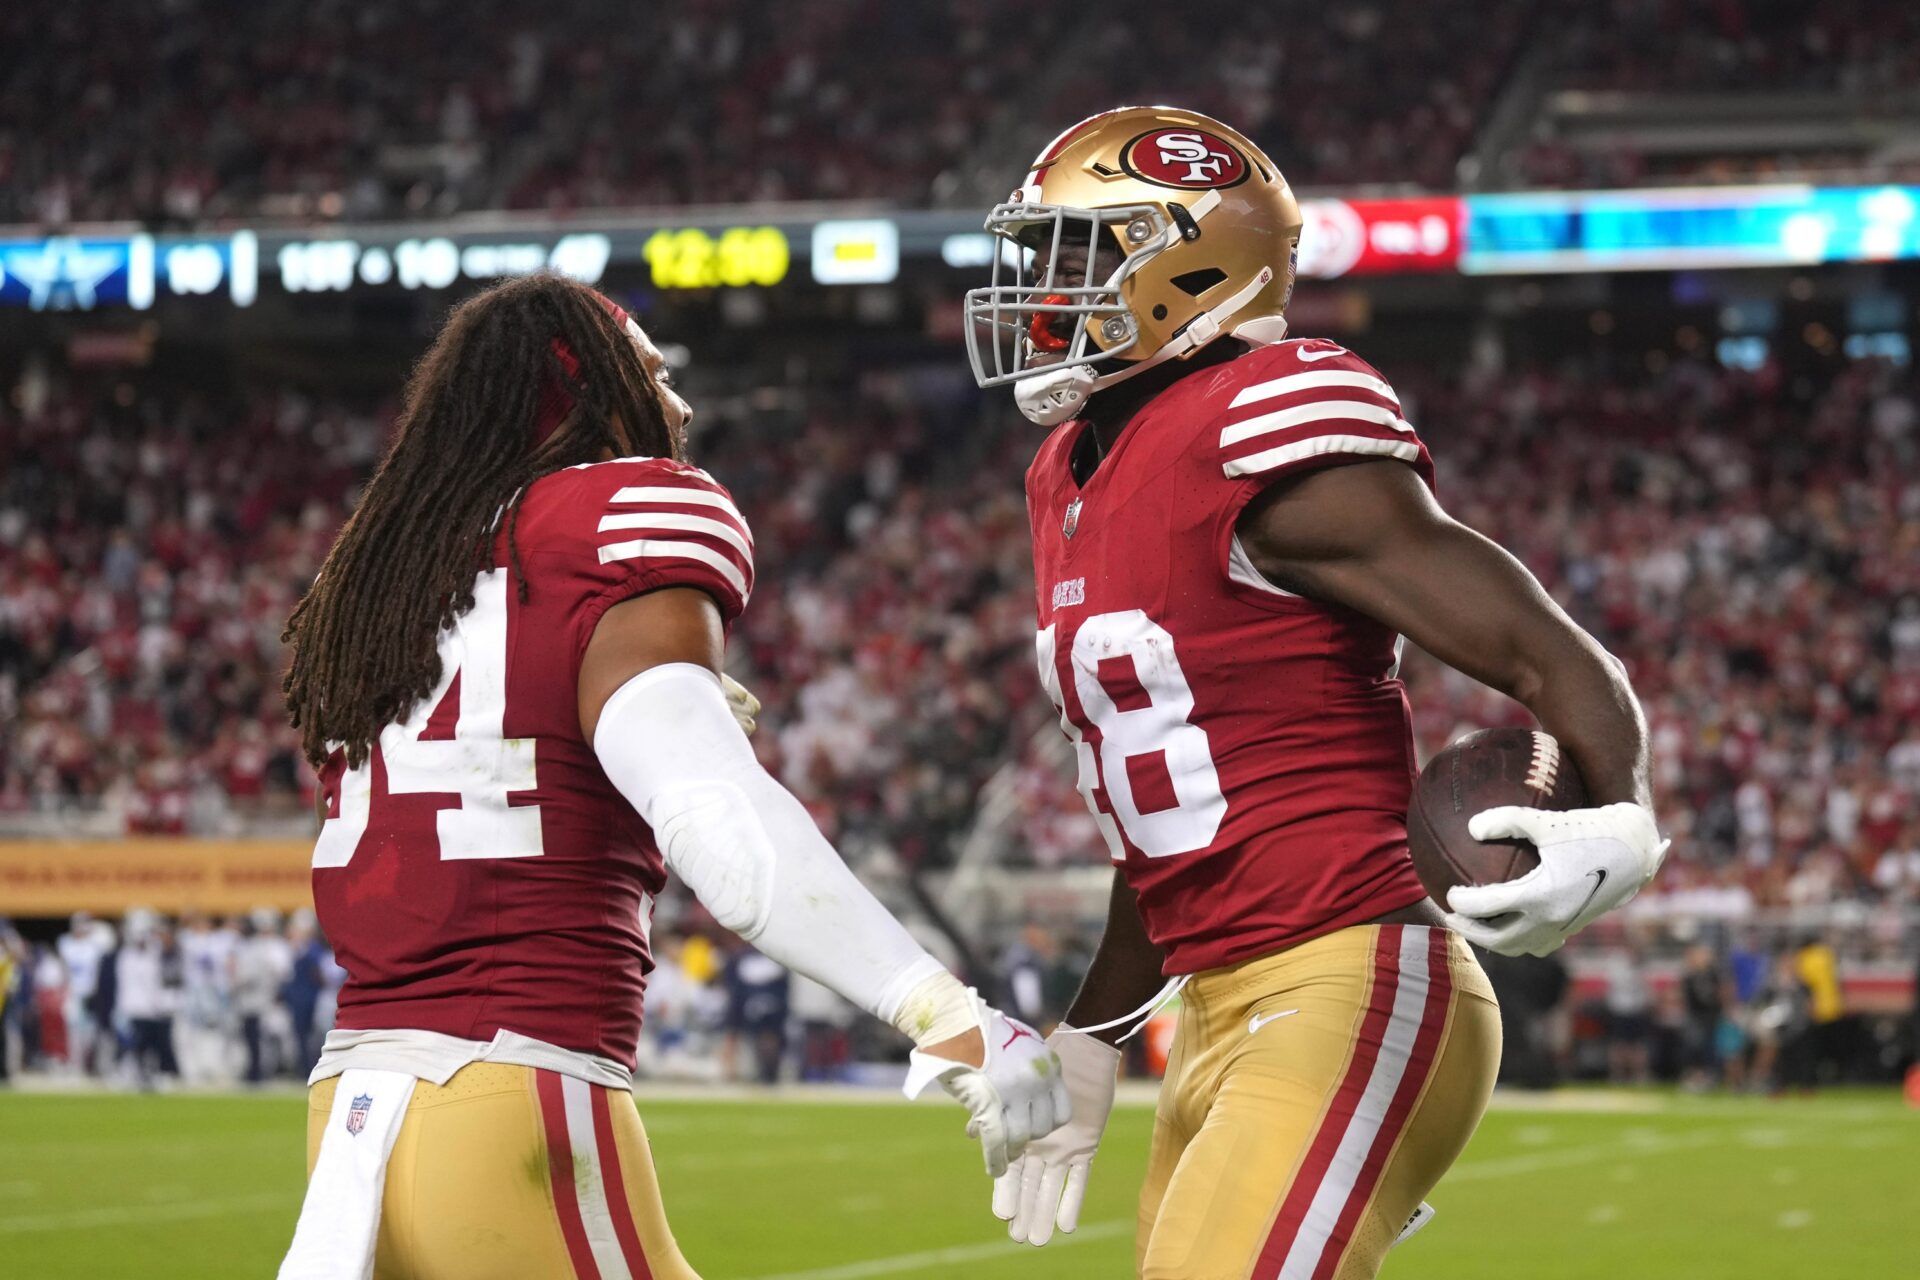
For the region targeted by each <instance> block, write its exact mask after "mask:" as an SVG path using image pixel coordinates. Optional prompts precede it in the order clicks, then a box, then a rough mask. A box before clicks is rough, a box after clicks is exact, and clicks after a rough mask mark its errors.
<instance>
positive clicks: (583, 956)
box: [313, 458, 753, 1067]
mask: <svg viewBox="0 0 1920 1280" xmlns="http://www.w3.org/2000/svg"><path fill="white" fill-rule="evenodd" d="M516 536H517V538H518V541H519V548H520V563H521V564H522V566H523V567H524V569H525V572H526V580H527V592H526V599H525V600H522V599H521V598H520V593H519V592H518V591H517V590H516V588H515V583H514V577H513V571H512V569H511V568H510V567H508V566H509V565H510V563H511V562H510V561H509V559H508V554H507V545H506V536H505V531H504V530H503V531H502V533H501V536H500V538H499V540H498V542H497V543H496V546H495V550H494V564H495V566H496V567H495V568H493V569H490V570H488V571H486V572H484V573H482V574H480V575H479V578H478V581H477V582H476V584H475V588H474V604H473V608H471V609H470V610H468V611H467V613H466V614H465V615H464V616H462V617H461V618H460V620H459V621H458V623H456V624H455V626H454V627H453V628H451V629H450V630H449V631H447V632H446V633H445V634H444V635H443V636H442V638H441V642H440V662H441V676H440V683H439V686H438V687H437V688H436V689H435V690H434V691H433V693H432V694H431V695H430V696H428V697H427V698H426V699H425V700H424V701H422V702H421V703H420V704H419V705H418V706H417V707H415V708H414V710H413V713H412V714H411V716H410V717H409V718H408V719H407V721H406V723H404V724H391V725H388V726H387V727H386V729H385V730H384V731H383V732H382V733H381V735H380V741H379V743H378V745H377V747H376V748H375V750H374V751H373V753H372V756H371V758H370V759H369V760H368V762H367V763H366V764H365V765H363V766H362V767H360V768H358V769H353V770H348V769H347V768H346V767H345V753H344V752H336V753H335V754H334V756H333V758H332V759H331V760H329V761H328V762H327V765H326V767H325V768H324V769H322V770H321V773H320V781H321V786H322V787H323V789H324V791H325V794H326V797H327V805H328V809H327V812H328V815H329V816H328V818H327V820H326V822H325V823H324V824H323V826H322V828H321V832H320V840H319V843H318V844H317V845H316V846H315V847H314V852H313V867H314V870H313V897H314V902H315V905H316V906H317V908H318V911H319V916H320V923H321V926H322V927H323V928H324V929H325V931H326V934H327V937H328V939H329V940H330V941H331V942H332V943H333V945H334V948H335V950H336V951H337V953H338V955H339V959H340V963H341V964H342V965H343V966H345V968H346V971H347V982H346V985H345V986H344V987H343V988H342V990H341V992H340V1016H339V1023H338V1025H339V1026H341V1027H344V1028H350V1029H356V1030H364V1029H370V1028H381V1029H388V1028H394V1029H411V1030H423V1031H437V1032H441V1033H443V1034H446V1035H452V1036H459V1037H462V1038H464V1039H471V1040H487V1039H490V1038H492V1036H493V1034H494V1033H495V1032H496V1031H500V1030H503V1029H504V1030H507V1031H513V1032H517V1033H519V1034H521V1035H526V1036H532V1037H533V1038H535V1039H538V1040H544V1041H546V1042H548V1043H550V1044H555V1045H559V1046H560V1047H561V1048H564V1049H570V1050H573V1051H575V1052H580V1053H592V1054H599V1055H601V1056H603V1057H606V1058H611V1059H613V1060H615V1061H617V1062H620V1063H623V1064H625V1065H627V1066H629V1067H631V1066H632V1065H633V1062H634V1051H635V1048H636V1046H637V1043H638V1038H639V1034H640V1002H641V997H642V994H643V993H644V991H645V989H646V975H647V973H648V972H649V971H650V970H651V969H652V967H653V960H652V956H651V955H650V954H649V952H648V949H647V926H648V917H649V913H650V912H651V910H652V903H653V899H654V897H655V896H656V895H658V893H659V892H660V889H661V887H662V885H663V884H664V883H665V878H666V870H665V866H664V863H663V862H662V860H661V856H660V851H659V849H658V848H657V847H656V846H655V844H654V840H653V834H652V832H651V831H649V830H648V828H647V826H646V824H645V823H644V822H642V821H641V819H640V817H639V815H638V814H636V813H635V812H634V811H633V809H632V807H631V806H630V805H628V804H627V802H626V800H625V799H624V798H622V797H621V795H620V794H619V792H617V791H616V790H615V789H614V787H613V784H612V783H610V782H608V781H607V778H606V775H605V774H604V773H602V772H601V770H600V764H599V761H598V760H597V759H596V758H595V757H594V754H593V748H592V744H590V743H589V742H587V741H586V740H585V738H584V737H583V736H582V735H581V732H580V716H579V710H578V706H579V704H578V700H577V697H576V686H577V684H578V680H579V672H580V660H581V658H582V656H583V655H584V654H585V653H586V648H587V642H588V641H589V640H590V639H592V637H593V632H594V628H595V626H596V625H597V624H598V623H599V621H600V617H601V615H602V614H604V613H605V612H606V611H607V610H608V609H609V608H610V607H612V606H613V605H615V604H618V603H619V602H620V601H622V600H626V599H629V598H631V597H633V596H636V595H640V594H642V593H644V592H647V591H652V590H656V589H658V588H661V587H698V588H700V589H701V590H704V591H706V592H708V593H709V594H710V595H712V596H713V598H714V600H715V601H716V602H717V603H718V605H719V607H720V612H721V614H722V616H723V617H724V618H725V619H726V621H727V622H728V623H729V624H731V623H732V621H733V620H734V619H735V618H737V617H738V616H739V615H740V611H741V610H742V609H744V608H745V607H746V602H747V596H748V594H749V592H750V591H751V590H752V586H753V541H752V537H751V535H750V534H749V532H748V529H747V524H746V521H745V520H744V519H742V517H741V515H740V513H739V511H738V510H737V509H736V508H735V507H734V504H733V500H732V499H731V498H730V497H729V496H728V495H727V491H726V490H725V489H723V488H721V487H720V486H719V485H718V484H716V483H714V481H713V479H712V478H711V477H709V476H708V475H707V474H706V473H705V472H704V471H700V470H698V469H697V468H694V467H690V466H685V465H682V464H680V463H676V462H669V461H664V460H660V459H653V458H626V459H620V460H618V461H614V462H602V463H595V464H591V465H587V466H579V467H573V468H570V469H568V470H565V471H560V472H556V473H555V474H553V475H549V476H546V477H543V478H542V479H540V480H538V481H536V482H535V483H534V484H533V486H532V487H531V488H530V489H528V491H527V494H526V496H525V498H524V500H523V501H522V503H521V506H520V518H519V523H518V528H517V532H516Z"/></svg>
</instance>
